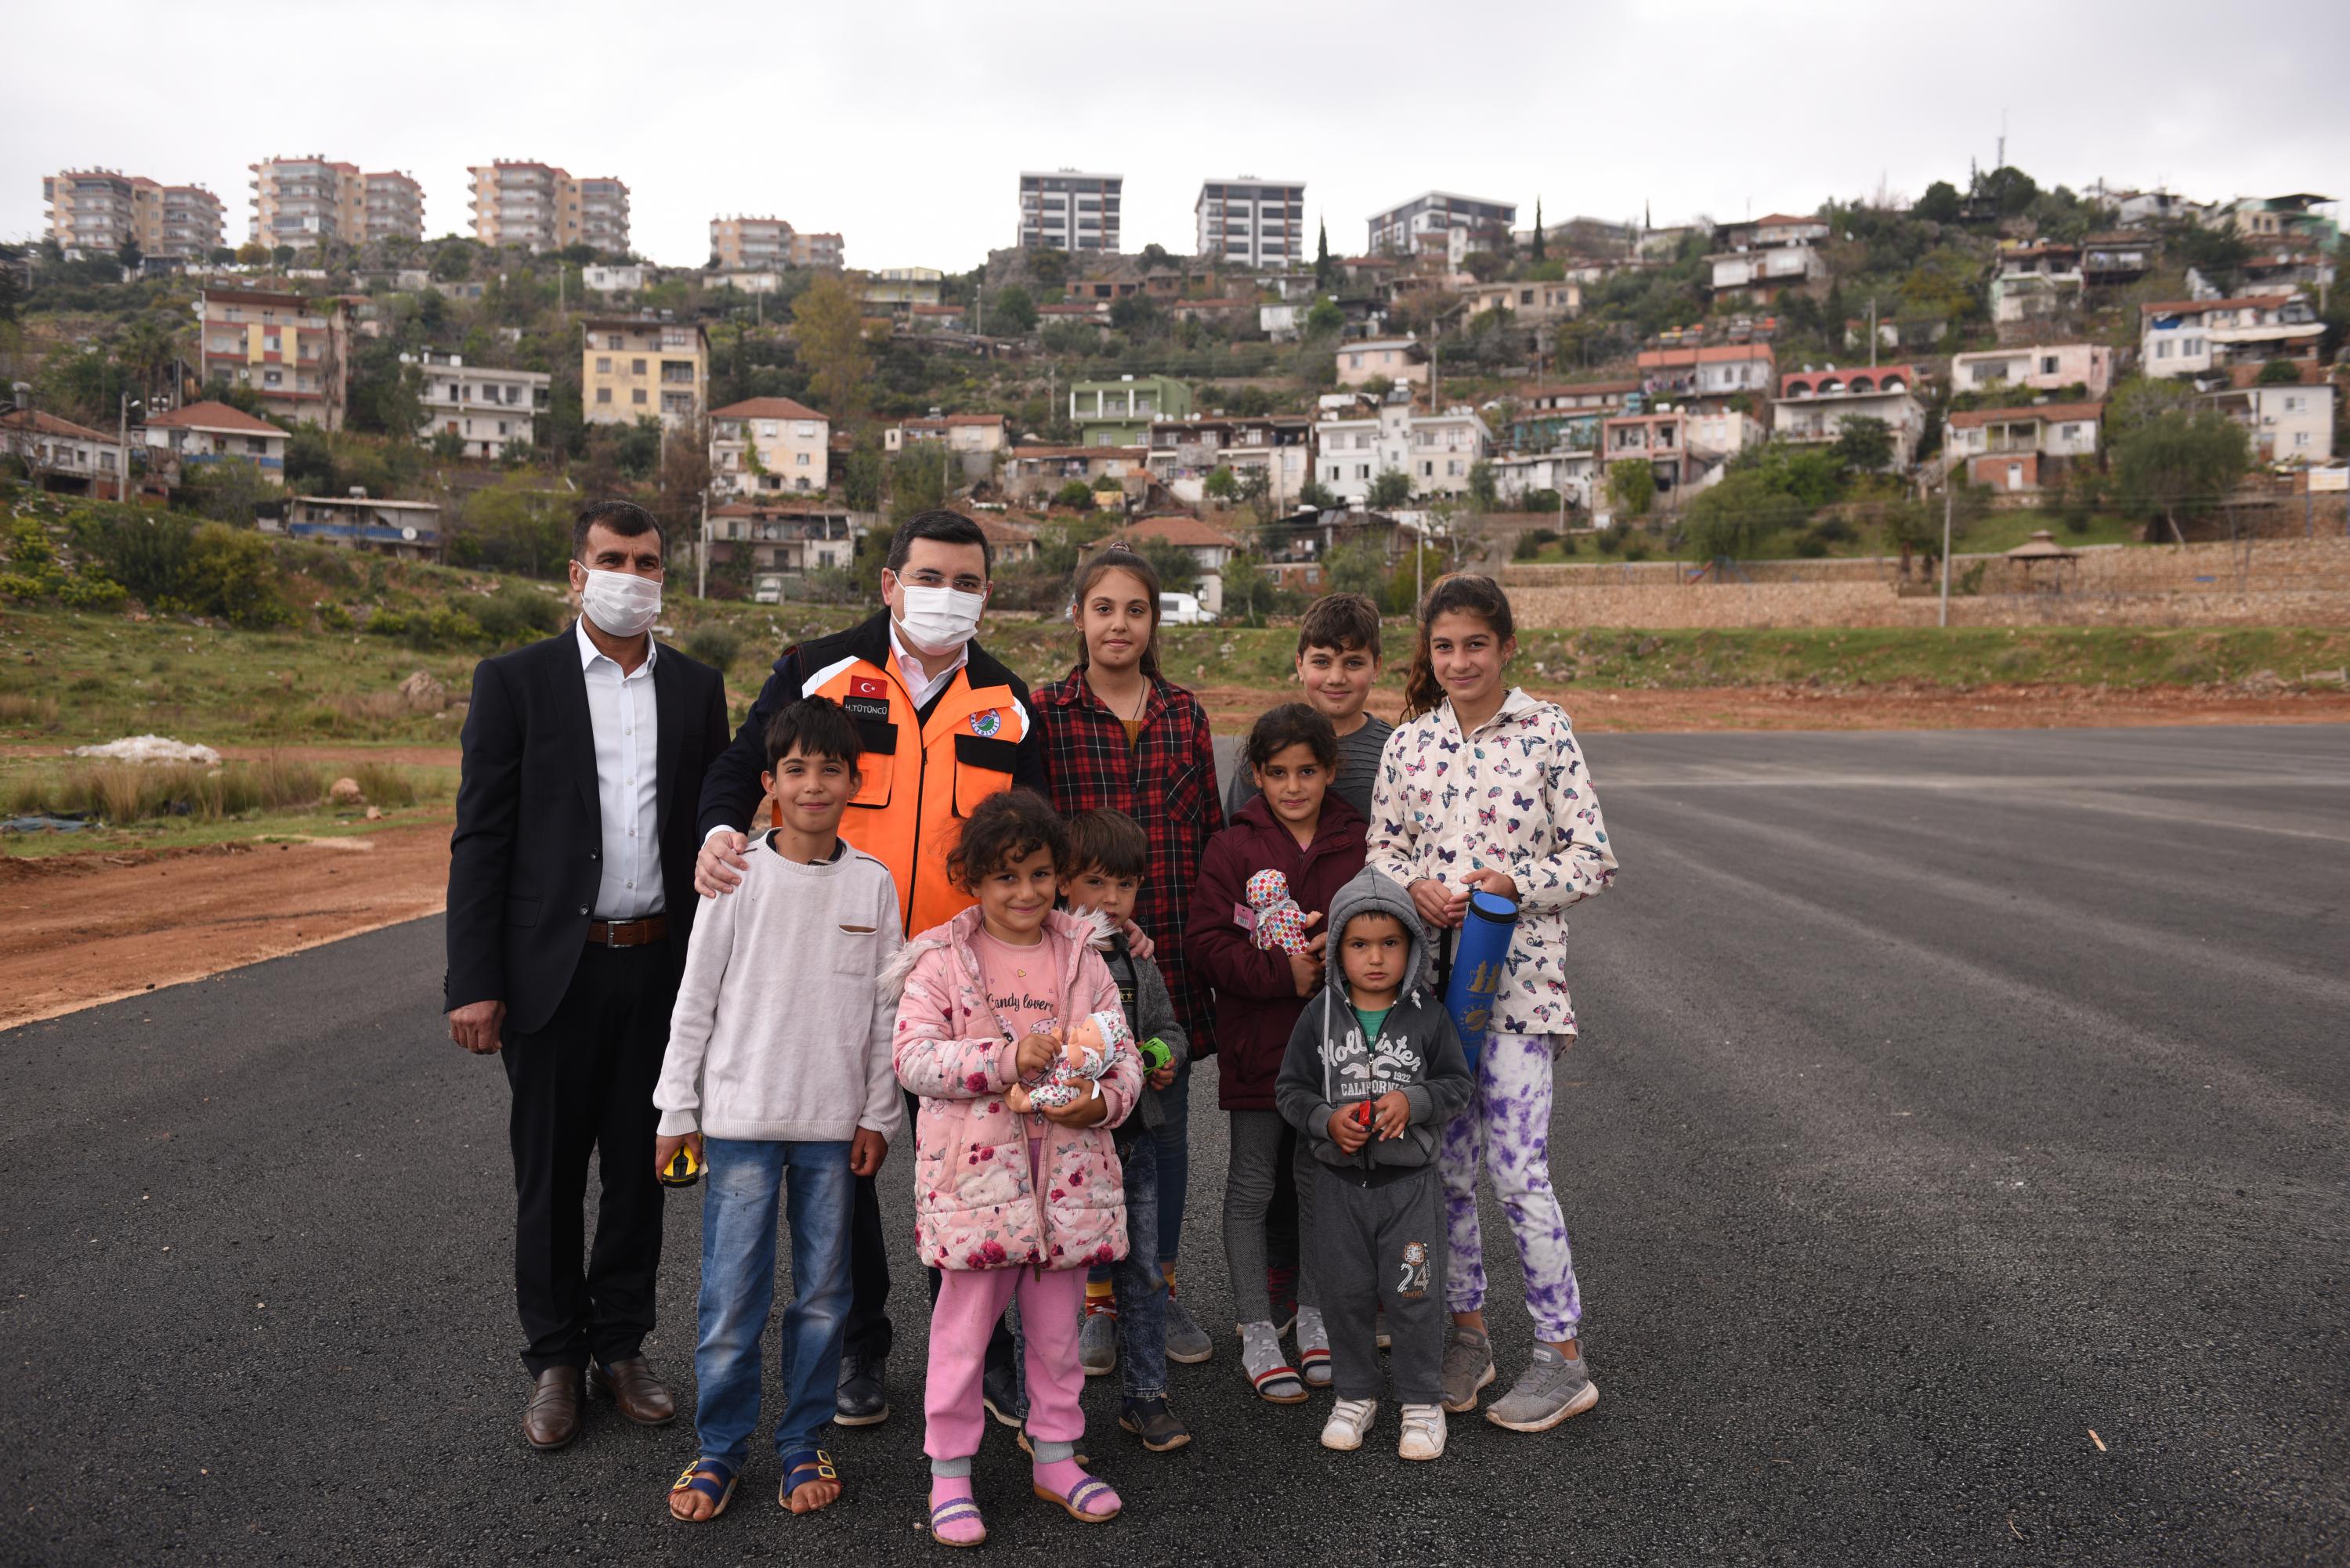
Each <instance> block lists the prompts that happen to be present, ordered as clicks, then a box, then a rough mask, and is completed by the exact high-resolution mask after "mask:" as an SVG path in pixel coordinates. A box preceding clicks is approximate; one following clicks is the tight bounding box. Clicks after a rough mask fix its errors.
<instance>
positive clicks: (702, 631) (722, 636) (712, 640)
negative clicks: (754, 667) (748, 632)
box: [685, 620, 743, 671]
mask: <svg viewBox="0 0 2350 1568" xmlns="http://www.w3.org/2000/svg"><path fill="white" fill-rule="evenodd" d="M685 650H686V652H688V653H690V654H691V655H693V657H694V658H696V659H700V660H702V663H704V664H707V665H711V666H712V667H713V668H715V669H717V670H722V671H723V670H732V669H733V667H734V660H735V659H737V658H738V657H740V656H741V654H742V652H743V634H742V633H741V632H739V631H737V630H735V629H734V628H733V627H731V626H728V625H727V624H726V623H725V622H724V621H717V620H713V621H704V622H703V623H702V625H700V626H697V627H695V628H693V629H692V630H691V631H690V632H688V633H686V634H685Z"/></svg>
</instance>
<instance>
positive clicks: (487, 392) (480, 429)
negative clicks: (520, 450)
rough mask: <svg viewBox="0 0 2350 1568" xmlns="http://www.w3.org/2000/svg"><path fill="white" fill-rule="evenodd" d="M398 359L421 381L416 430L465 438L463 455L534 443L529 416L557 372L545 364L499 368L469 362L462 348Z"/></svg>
mask: <svg viewBox="0 0 2350 1568" xmlns="http://www.w3.org/2000/svg"><path fill="white" fill-rule="evenodd" d="M400 363H402V364H408V365H414V366H416V367H417V369H418V371H419V374H420V378H421V386H420V387H419V388H418V389H417V395H418V398H419V400H421V402H422V403H423V405H424V418H423V420H422V421H421V422H420V423H419V424H418V426H417V434H418V435H419V436H421V437H422V438H423V439H425V440H427V441H430V440H431V439H432V438H433V437H434V436H440V435H452V436H455V437H456V438H457V439H458V440H459V441H463V442H464V443H465V445H464V452H463V455H464V456H466V457H490V458H494V457H497V456H500V455H501V454H503V453H504V451H505V449H506V446H507V443H508V442H511V441H519V442H521V443H522V444H523V445H524V446H529V445H531V444H532V443H533V441H534V436H535V429H534V426H533V423H532V421H533V420H534V419H535V418H536V416H537V415H539V414H543V413H545V412H546V406H547V399H548V388H549V387H550V386H551V385H552V383H553V382H554V379H555V378H554V377H552V376H550V375H548V374H547V373H546V372H545V371H544V370H497V369H491V368H490V367H489V366H486V365H468V364H466V363H465V357H464V356H463V354H443V353H441V352H439V351H437V350H435V349H431V348H427V349H426V350H424V352H423V353H421V354H419V355H416V356H414V357H413V358H411V357H410V356H408V355H406V354H403V355H401V356H400Z"/></svg>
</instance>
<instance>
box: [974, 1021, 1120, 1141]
mask: <svg viewBox="0 0 2350 1568" xmlns="http://www.w3.org/2000/svg"><path fill="white" fill-rule="evenodd" d="M1132 1049H1134V1034H1133V1032H1132V1031H1130V1030H1128V1028H1127V1026H1126V1014H1125V1013H1123V1012H1114V1011H1110V1010H1107V1009H1105V1010H1104V1011H1102V1012H1096V1013H1093V1014H1090V1015H1089V1016H1087V1017H1084V1018H1080V1019H1078V1020H1077V1022H1076V1023H1074V1024H1072V1025H1071V1026H1070V1028H1069V1032H1068V1033H1067V1034H1066V1035H1065V1036H1064V1037H1063V1038H1062V1042H1061V1054H1060V1055H1059V1056H1058V1057H1057V1058H1056V1059H1055V1061H1054V1063H1053V1066H1052V1070H1051V1071H1050V1072H1049V1073H1047V1074H1046V1075H1045V1081H1044V1082H1043V1083H1041V1084H1038V1085H1035V1086H1034V1087H1031V1086H1030V1085H1026V1084H1014V1085H1012V1087H1010V1088H1008V1089H1006V1090H1004V1091H1003V1103H1004V1104H1005V1105H1007V1106H1011V1107H1012V1108H1013V1109H1014V1111H1017V1112H1018V1113H1020V1114H1021V1115H1022V1116H1026V1115H1027V1114H1028V1113H1029V1112H1030V1111H1057V1110H1061V1109H1064V1108H1066V1107H1067V1106H1074V1105H1076V1103H1077V1102H1078V1101H1079V1100H1082V1099H1085V1098H1087V1096H1092V1095H1098V1094H1100V1093H1101V1077H1102V1075H1103V1074H1105V1073H1107V1072H1108V1071H1109V1070H1110V1068H1111V1066H1112V1065H1113V1064H1116V1063H1117V1061H1118V1053H1119V1052H1120V1051H1122V1050H1123V1051H1131V1050H1132Z"/></svg>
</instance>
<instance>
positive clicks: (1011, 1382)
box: [979, 1366, 1028, 1432]
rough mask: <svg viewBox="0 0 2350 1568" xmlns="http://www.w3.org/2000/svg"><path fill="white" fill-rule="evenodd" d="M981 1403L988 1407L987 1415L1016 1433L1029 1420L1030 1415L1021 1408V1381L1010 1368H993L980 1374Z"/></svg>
mask: <svg viewBox="0 0 2350 1568" xmlns="http://www.w3.org/2000/svg"><path fill="white" fill-rule="evenodd" d="M979 1402H980V1403H981V1404H983V1405H984V1406H986V1407H987V1413H988V1414H989V1415H991V1416H993V1417H995V1419H996V1421H997V1423H998V1424H999V1425H1002V1426H1005V1427H1009V1428H1012V1429H1013V1430H1014V1431H1015V1432H1016V1431H1018V1430H1019V1429H1020V1428H1021V1426H1022V1424H1023V1423H1024V1422H1025V1421H1026V1420H1027V1418H1028V1413H1027V1412H1026V1411H1024V1410H1023V1409H1022V1408H1021V1407H1020V1382H1019V1379H1018V1378H1016V1377H1014V1376H1013V1375H1012V1368H1011V1367H1010V1366H991V1367H989V1368H987V1370H986V1371H984V1372H983V1373H982V1374H980V1378H979Z"/></svg>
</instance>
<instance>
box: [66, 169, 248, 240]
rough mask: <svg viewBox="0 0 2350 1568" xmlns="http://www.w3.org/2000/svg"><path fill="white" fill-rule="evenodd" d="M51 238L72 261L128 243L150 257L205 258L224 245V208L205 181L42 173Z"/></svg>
mask: <svg viewBox="0 0 2350 1568" xmlns="http://www.w3.org/2000/svg"><path fill="white" fill-rule="evenodd" d="M41 200H42V201H43V202H46V203H47V205H48V209H49V214H48V216H49V223H48V237H49V238H50V239H53V240H55V241H57V244H58V245H59V246H60V247H62V248H63V250H64V251H65V253H66V254H67V256H68V258H70V259H73V260H77V261H78V260H81V259H83V258H85V257H89V256H99V255H112V254H115V253H116V252H117V251H120V249H121V248H122V247H123V246H124V245H125V244H136V245H137V246H138V247H139V249H140V251H141V252H142V253H143V254H147V255H151V256H180V257H182V258H196V259H202V258H203V257H204V256H206V255H207V254H210V253H211V252H212V251H213V249H214V248H215V247H217V246H218V245H219V244H221V230H222V223H221V220H222V217H223V215H224V208H223V207H222V206H221V202H220V198H219V197H217V196H215V195H213V193H212V192H210V191H207V190H205V189H204V188H203V186H201V185H164V184H161V183H159V182H155V181H153V180H150V179H147V178H146V177H145V176H143V175H138V174H123V173H120V172H118V171H114V170H111V169H82V170H68V171H66V172H65V173H62V174H45V175H43V176H42V177H41Z"/></svg>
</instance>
